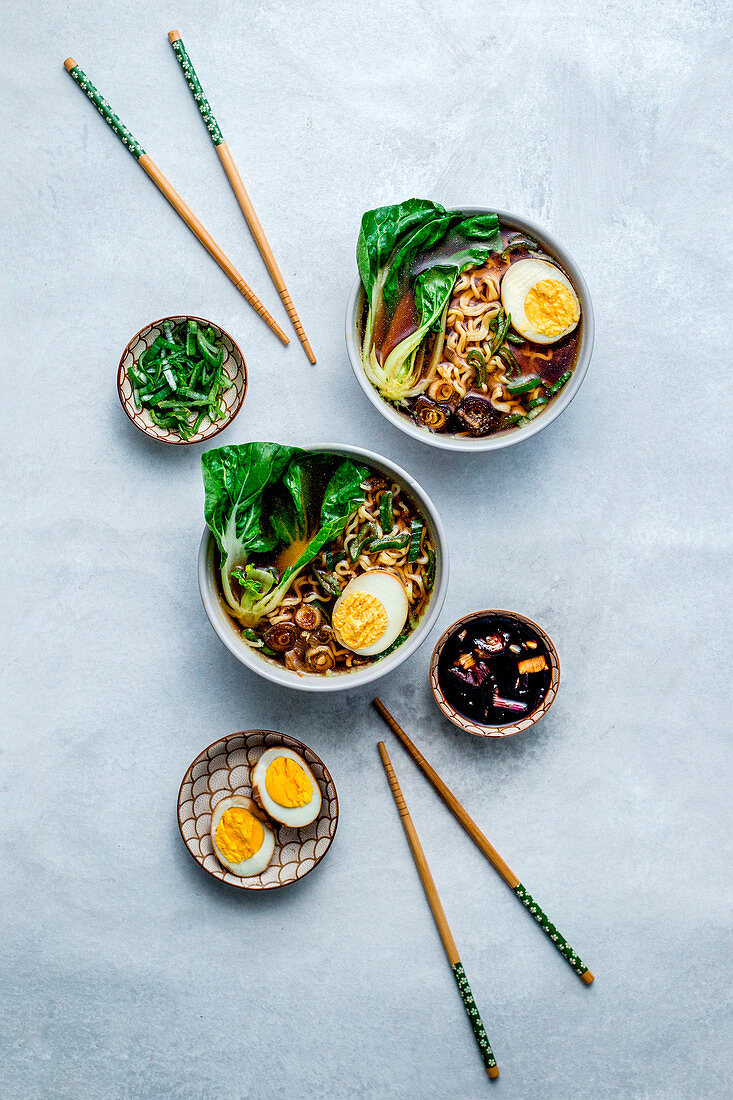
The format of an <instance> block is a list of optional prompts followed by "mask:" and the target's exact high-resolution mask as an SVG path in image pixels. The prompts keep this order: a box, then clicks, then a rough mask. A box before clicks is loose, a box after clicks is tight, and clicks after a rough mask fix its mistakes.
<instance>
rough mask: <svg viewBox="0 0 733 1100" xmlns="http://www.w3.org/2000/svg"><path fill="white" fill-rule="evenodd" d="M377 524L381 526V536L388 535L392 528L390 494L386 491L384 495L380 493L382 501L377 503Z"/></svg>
mask: <svg viewBox="0 0 733 1100" xmlns="http://www.w3.org/2000/svg"><path fill="white" fill-rule="evenodd" d="M379 522H380V524H381V526H382V534H384V535H388V534H389V532H390V531H391V530H392V528H393V527H394V522H393V520H392V493H391V491H390V490H389V489H388V490H387V492H386V493H382V499H381V500H380V502H379Z"/></svg>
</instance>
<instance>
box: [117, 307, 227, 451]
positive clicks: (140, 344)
mask: <svg viewBox="0 0 733 1100" xmlns="http://www.w3.org/2000/svg"><path fill="white" fill-rule="evenodd" d="M166 321H169V322H170V323H171V324H173V325H176V324H178V323H179V322H180V321H197V322H198V324H199V325H202V326H203V327H204V328H206V327H208V326H211V328H213V329H214V331H215V332H216V334H217V337H218V339H219V340H221V341H222V343H223V345H224V351H225V357H224V363H223V367H224V373H225V374H226V375H227V377H228V378H229V379H230V381H231V385H230V386H229V387H228V388H227V389H226V390H225V391H224V393H223V394H222V396H221V402H222V404H223V405H224V408H225V410H226V412H225V415H224V416H223V417H222V418H221V420H215V421H213V422H212V421H211V420H209V418H208V417H206V419H205V420H204V422H203V424H202V426H201V428H200V430H199V431H198V432H196V434H195V435H192V436H191V438H190V439H181V437H180V435H179V434H178V432H176V431H173V430H172V429H171V428H159V427H158V425H157V424H154V423H153V421H152V420H151V418H150V413H149V412H148V410H147V409H145V408H143V409H137V408H136V407H135V402H134V401H133V396H132V383H131V382H130V379H129V378H128V376H127V369H128V367H129V366H131V365H132V364H133V363H136V362H137V360H138V359H139V357H140V356H141V355H142V353H143V352H144V351H145V349H146V348H149V347H150V346H151V345H152V344H153V343H154V341H155V339H156V338H157V337H158V336H160V334H161V328H160V326H161V325H162V324H163V323H164V322H166ZM246 393H247V364H246V363H245V361H244V356H243V355H242V351H241V348H240V347H239V346H238V344H237V343H236V342H235V341H234V340H233V339H232V338H231V336H230V335H229V333H228V332H227V331H226V330H225V329H223V328H221V326H220V325H216V324H214V322H213V321H207V320H206V319H205V318H204V317H194V316H193V315H191V314H180V315H177V316H174V317H161V318H160V319H159V320H157V321H152V322H151V324H149V325H146V326H145V327H144V328H141V329H140V331H139V332H137V333H135V335H134V336H133V338H132V340H130V342H129V343H128V345H127V347H126V348H125V350H124V351H123V353H122V356H121V358H120V364H119V367H118V368H117V394H118V396H119V399H120V404H121V405H122V408H123V409H124V410H125V412H126V413H127V415H128V417H129V418H130V420H131V421H132V422H133V424H134V425H135V427H136V428H138V429H139V430H140V431H141V432H143V433H144V434H145V435H147V436H149V437H150V438H151V439H155V440H157V441H158V442H159V443H172V444H174V445H176V446H186V445H187V444H189V443H203V442H204V441H205V440H207V439H212V438H213V437H214V436H215V435H218V434H219V432H223V431H224V429H225V428H226V427H228V426H229V424H231V422H232V420H234V417H235V416H236V415H237V413H238V412H239V410H240V409H241V407H242V405H243V403H244V398H245V395H246Z"/></svg>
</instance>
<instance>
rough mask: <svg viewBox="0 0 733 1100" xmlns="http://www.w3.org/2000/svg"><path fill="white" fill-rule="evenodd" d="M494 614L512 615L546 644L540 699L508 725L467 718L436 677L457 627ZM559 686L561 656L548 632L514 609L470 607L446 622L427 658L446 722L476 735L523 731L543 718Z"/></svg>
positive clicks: (508, 617) (484, 735) (509, 733)
mask: <svg viewBox="0 0 733 1100" xmlns="http://www.w3.org/2000/svg"><path fill="white" fill-rule="evenodd" d="M493 616H501V617H502V618H504V619H511V620H513V621H514V622H516V623H522V624H524V626H526V627H529V629H530V630H531V631H532V632H533V633H534V634H536V635H537V637H538V638H539V640H540V641H541V642H542V644H543V645H544V646H545V648H546V650H547V657H548V660H549V662H550V686H549V687H548V689H547V691H546V693H545V695H544V696H543V698H542V701H541V702H540V703H539V705H538V706H537V707H536V708H535V709H534V710H533V711H532V713H531V714H527V715H525V717H524V718H522V719H521V720H520V721H517V722H511V723H509V724H508V725H502V726H490V725H483V724H482V723H480V722H475V721H474V720H473V719H471V718H466V717H465V715H463V714H461V713H460V711H457V710H456V709H455V707H453V706H451V704H450V703H449V702H448V700H447V699H446V697H445V695H444V693H443V689H442V687H441V686H440V681H439V679H438V662H439V660H440V656H441V654H442V652H443V648H444V647H445V645H446V643H447V642H448V640H449V639H450V638H452V637H453V635H454V634H457V633H458V631H459V630H462V629H463V628H464V627H466V626H468V625H469V624H470V623H473V622H475V621H476V619H488V618H492V617H493ZM559 686H560V658H559V657H558V655H557V650H556V649H555V646H554V644H553V642H552V639H551V638H550V636H549V634H546V633H545V631H544V630H543V629H542V627H541V626H538V625H537V623H536V622H533V620H532V619H528V618H527V616H526V615H520V614H519V613H518V612H517V611H502V610H500V609H498V608H490V609H489V610H487V611H472V612H471V613H470V615H464V616H463V618H462V619H457V620H456V621H455V622H454V623H453V625H452V626H449V627H448V629H447V630H446V631H444V632H443V634H441V636H440V638H439V639H438V644H437V645H436V647H435V649H434V650H433V656H432V659H431V661H430V687H431V689H432V692H433V697H434V699H435V702H436V703H437V704H438V706H439V707H440V709H441V710H442V712H443V714H444V715H445V717H446V718H447V719H448V721H449V722H452V723H453V725H454V726H458V728H459V729H462V730H465V732H466V733H473V734H475V735H476V736H477V737H512V736H513V735H514V734H515V733H522V731H523V730H528V729H530V728H531V727H532V726H533V725H534V724H535V722H539V720H540V718H544V716H545V715H546V714H547V712H548V710H549V709H550V707H551V706H552V704H553V703H554V701H555V696H556V695H557V689H558V687H559Z"/></svg>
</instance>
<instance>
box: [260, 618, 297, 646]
mask: <svg viewBox="0 0 733 1100" xmlns="http://www.w3.org/2000/svg"><path fill="white" fill-rule="evenodd" d="M297 637H298V632H297V630H296V629H295V626H294V625H293V623H277V624H276V625H275V626H271V627H269V629H268V630H267V631H266V632H265V645H268V646H269V647H270V649H274V650H275V652H276V653H286V652H287V651H288V650H289V649H292V648H293V646H294V645H295V642H296V640H297Z"/></svg>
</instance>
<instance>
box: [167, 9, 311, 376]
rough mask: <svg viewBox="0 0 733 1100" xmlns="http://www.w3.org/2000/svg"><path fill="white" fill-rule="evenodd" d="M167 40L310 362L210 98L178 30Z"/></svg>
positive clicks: (305, 342) (301, 330)
mask: <svg viewBox="0 0 733 1100" xmlns="http://www.w3.org/2000/svg"><path fill="white" fill-rule="evenodd" d="M168 41H169V42H170V44H171V46H172V47H173V52H174V53H175V55H176V57H177V58H178V60H179V62H180V63H181V68H182V69H183V74H184V76H185V77H186V83H187V84H188V86H189V88H190V89H191V91H192V93H193V97H194V99H195V101H196V106H197V107H198V109H199V111H200V112H201V117H202V118H203V120H204V122H205V124H206V129H207V130H208V131H209V136H210V138H211V140H212V141H213V143H214V148H215V149H216V151H217V153H218V155H219V160H220V161H221V163H222V166H223V168H224V171H225V172H226V174H227V179H228V180H229V182H230V184H231V185H232V190H233V191H234V194H235V195H236V196H237V202H238V203H239V205H240V207H241V210H242V213H243V214H244V217H245V219H246V222H247V225H248V226H249V228H250V232H251V233H252V236H253V237H254V239H255V244H256V245H257V247H258V248H259V250H260V255H261V256H262V259H263V260H264V261H265V266H266V268H267V270H268V271H269V272H270V278H271V279H272V281H273V283H274V284H275V289H276V290H277V292H278V294H279V295H280V297H281V299H282V302H283V305H284V306H285V308H286V310H287V311H288V317H289V318H290V320H291V321H292V323H293V328H294V329H295V331H296V333H297V334H298V339H299V340H300V342H301V344H302V345H303V348H304V349H305V354H306V355H307V356H308V359H309V361H310V362H311V363H315V361H316V357H315V355H314V354H313V349H312V348H311V346H310V344H309V343H308V337H307V336H306V334H305V329H304V328H303V325H302V323H301V320H300V317H299V316H298V314H297V312H296V309H295V306H294V305H293V300H292V298H291V297H290V294H289V293H288V288H287V287H286V286H285V280H284V279H283V277H282V273H281V271H280V268H279V267H278V266H277V261H276V260H275V257H274V255H273V252H272V249H271V248H270V244H269V241H268V240H267V237H266V236H265V231H264V229H263V228H262V226H261V225H260V219H259V218H258V217H257V212H256V210H255V208H254V206H253V205H252V200H251V199H250V197H249V195H248V194H247V190H246V188H245V186H244V184H243V183H242V177H241V176H240V174H239V171H238V170H237V166H236V164H235V163H234V158H233V157H232V154H231V153H230V152H229V147H228V146H227V143H226V142H225V141H224V138H223V137H222V135H221V130H220V129H219V124H218V122H217V121H216V119H215V118H214V113H213V111H212V110H211V107H210V106H209V101H208V99H207V98H206V95H205V93H204V90H203V88H202V87H201V83H200V81H199V78H198V76H197V75H196V70H195V69H194V67H193V65H192V64H191V59H190V57H189V56H188V53H187V51H186V47H185V46H184V45H183V40H182V38H181V36H180V34H179V33H178V31H169V33H168Z"/></svg>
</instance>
